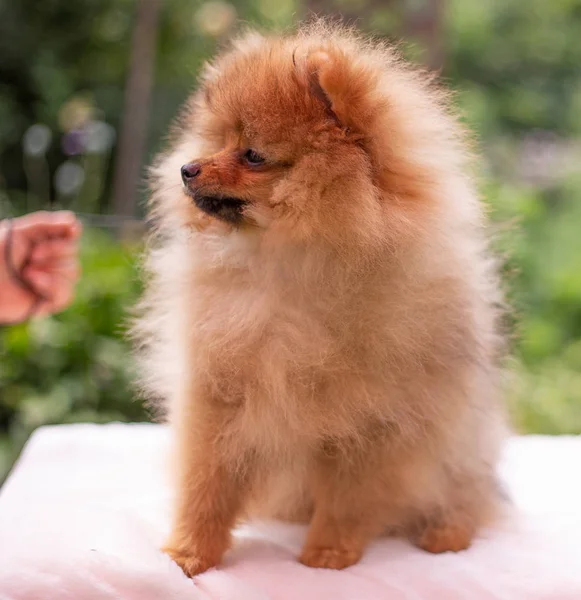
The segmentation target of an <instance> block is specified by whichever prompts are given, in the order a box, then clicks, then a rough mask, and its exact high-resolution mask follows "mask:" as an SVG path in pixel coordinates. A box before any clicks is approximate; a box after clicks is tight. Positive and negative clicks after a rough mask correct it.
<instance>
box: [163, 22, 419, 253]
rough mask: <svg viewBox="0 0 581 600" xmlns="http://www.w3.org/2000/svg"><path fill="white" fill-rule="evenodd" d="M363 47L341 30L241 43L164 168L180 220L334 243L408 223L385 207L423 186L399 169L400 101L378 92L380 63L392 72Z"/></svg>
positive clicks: (210, 81) (223, 60) (219, 68)
mask: <svg viewBox="0 0 581 600" xmlns="http://www.w3.org/2000/svg"><path fill="white" fill-rule="evenodd" d="M363 48H364V47H363V46H362V45H361V42H359V41H358V40H357V39H355V38H352V37H351V36H349V35H348V34H344V33H340V32H335V33H333V32H331V33H329V32H326V33H325V34H324V35H321V34H320V33H317V34H315V35H308V34H307V35H301V34H299V35H298V36H294V37H292V38H283V39H278V38H274V39H270V38H264V37H261V36H258V35H248V36H246V37H245V38H243V39H242V40H240V41H239V42H237V43H236V44H235V45H234V47H233V49H231V50H230V51H229V52H227V53H225V54H224V55H222V56H221V57H219V58H218V59H217V60H216V62H215V63H213V64H212V65H210V66H208V67H207V68H206V69H205V71H204V73H203V76H202V81H201V87H200V89H199V91H198V92H197V93H196V94H195V95H194V97H193V98H192V99H191V100H190V102H189V103H188V105H187V107H186V108H185V110H184V112H183V115H182V118H181V120H180V121H179V124H178V125H177V128H176V129H177V142H176V144H175V148H174V151H173V152H172V153H171V154H170V155H169V157H168V158H166V159H165V160H164V161H163V162H162V163H161V172H162V176H163V181H162V183H161V185H160V186H159V187H160V188H161V187H163V188H165V189H169V188H170V187H172V189H175V187H176V185H177V184H178V183H179V184H180V186H181V188H180V189H181V193H180V194H179V198H178V197H177V196H175V193H174V202H173V205H174V207H177V208H178V212H179V213H180V215H181V221H182V222H184V220H185V222H186V224H190V225H192V224H198V225H199V223H200V222H201V221H205V222H210V223H212V222H214V223H216V222H218V223H221V224H222V226H223V229H225V230H230V229H232V228H238V229H244V228H254V229H258V230H263V231H265V232H266V231H268V232H276V233H277V237H278V239H281V235H286V236H288V237H290V238H295V239H307V238H308V239H313V238H315V237H316V238H319V239H324V240H328V241H331V242H332V243H334V244H336V245H345V244H350V242H356V243H362V242H368V241H370V240H375V239H385V231H386V227H387V228H389V227H393V226H394V224H395V223H397V222H399V223H403V222H404V221H405V220H406V219H405V217H404V218H401V216H402V215H401V214H400V215H394V212H393V210H392V209H393V208H394V206H397V205H398V203H399V199H400V197H401V196H402V195H404V194H405V193H406V182H407V181H408V180H409V179H410V178H411V179H412V180H414V182H415V184H417V181H419V179H421V177H419V178H418V177H416V175H415V171H414V167H413V165H412V167H411V168H410V166H409V165H407V166H406V165H403V163H402V161H401V160H400V162H399V163H398V160H399V159H398V151H397V149H398V145H400V146H401V145H402V144H405V143H406V141H405V140H404V139H403V138H402V135H401V132H400V131H399V130H398V125H397V124H394V123H390V119H395V120H396V121H397V120H399V121H402V117H401V116H397V110H396V108H397V105H398V103H399V106H400V108H401V109H405V106H404V105H405V104H406V98H405V94H401V95H400V96H399V99H397V100H396V101H395V102H391V100H390V99H389V94H388V93H387V92H386V89H385V72H386V69H387V70H388V69H389V64H384V63H385V61H387V62H388V63H389V61H391V62H392V63H393V68H394V73H396V74H397V72H398V71H397V66H396V61H395V59H394V57H393V55H392V54H391V52H390V51H387V50H386V49H384V48H381V49H376V50H375V51H372V52H365V51H364V50H363ZM382 61H383V62H382ZM397 77H399V79H400V80H401V79H402V77H401V74H400V75H398V76H397ZM397 77H395V76H394V80H395V79H397ZM408 95H409V94H408ZM411 96H412V97H413V94H411ZM409 110H410V111H411V116H410V117H409V119H413V118H414V116H413V112H414V107H413V106H410V107H409ZM416 112H417V111H416ZM417 118H419V117H417ZM409 119H408V120H409ZM408 137H409V136H408ZM412 154H413V153H412ZM401 155H402V156H406V155H405V152H402V153H401ZM408 159H409V154H408V156H407V157H406V160H408ZM412 159H413V155H412ZM406 169H407V170H406ZM402 173H404V175H403V176H402ZM416 187H417V186H416ZM414 194H415V195H416V196H418V195H420V194H418V192H417V190H416V191H412V193H411V194H410V195H412V196H413V195H414ZM386 196H391V197H392V199H393V198H396V200H397V201H396V202H395V203H394V202H391V203H390V202H386ZM162 200H163V198H162ZM390 204H391V207H390V206H389V205H390ZM159 210H160V211H163V210H167V207H166V208H165V209H164V208H163V207H160V209H159ZM390 211H391V214H389V213H390Z"/></svg>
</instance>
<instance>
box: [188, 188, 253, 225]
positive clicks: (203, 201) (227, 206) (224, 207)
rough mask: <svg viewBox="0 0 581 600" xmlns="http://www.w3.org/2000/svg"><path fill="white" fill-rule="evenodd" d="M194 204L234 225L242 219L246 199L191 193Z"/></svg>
mask: <svg viewBox="0 0 581 600" xmlns="http://www.w3.org/2000/svg"><path fill="white" fill-rule="evenodd" d="M192 197H193V200H194V203H195V205H196V206H197V207H198V208H199V209H200V210H203V211H204V212H205V213H206V214H208V215H211V216H212V217H216V218H217V219H221V220H222V221H225V222H226V223H231V224H233V225H236V224H238V223H240V222H241V221H242V218H243V208H244V206H245V205H246V201H245V200H242V199H241V198H235V197H233V196H221V195H206V194H193V195H192Z"/></svg>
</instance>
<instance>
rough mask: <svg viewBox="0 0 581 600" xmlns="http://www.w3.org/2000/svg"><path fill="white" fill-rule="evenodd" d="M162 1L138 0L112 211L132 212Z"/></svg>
mask: <svg viewBox="0 0 581 600" xmlns="http://www.w3.org/2000/svg"><path fill="white" fill-rule="evenodd" d="M160 6H161V0H137V7H136V15H135V28H134V30H133V37H132V41H131V59H130V65H129V73H128V76H127V83H126V87H125V100H124V105H123V116H122V124H121V132H120V137H119V147H118V150H117V159H116V164H115V175H114V180H113V209H114V212H115V214H118V215H126V216H131V215H134V214H135V209H136V204H137V192H138V186H139V182H140V179H141V167H142V164H143V155H144V153H145V147H146V144H147V131H148V118H149V106H150V99H151V89H152V84H153V70H154V61H155V42H156V37H157V24H158V18H159V9H160Z"/></svg>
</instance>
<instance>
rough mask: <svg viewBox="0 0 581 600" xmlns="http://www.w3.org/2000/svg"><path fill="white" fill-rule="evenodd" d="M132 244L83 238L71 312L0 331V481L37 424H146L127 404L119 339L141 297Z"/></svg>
mask: <svg viewBox="0 0 581 600" xmlns="http://www.w3.org/2000/svg"><path fill="white" fill-rule="evenodd" d="M137 254H138V247H137V246H136V245H135V244H132V243H128V244H122V243H120V242H118V241H117V240H115V239H114V238H113V237H112V236H111V235H109V234H108V233H104V232H102V231H98V230H89V231H87V232H85V234H84V239H83V243H82V248H81V262H82V267H83V271H84V276H83V277H82V279H81V281H80V283H79V286H78V289H77V294H76V298H75V301H74V303H73V305H72V306H71V307H70V308H69V309H68V310H67V311H65V312H64V313H62V314H60V315H56V316H54V317H50V318H46V319H39V320H33V321H31V322H30V323H27V324H22V325H18V326H11V327H3V328H2V327H0V390H1V394H2V396H1V401H0V481H1V480H2V475H3V473H5V472H6V470H7V469H8V468H9V467H10V465H11V464H12V461H13V460H14V458H15V457H16V456H17V454H18V452H19V450H20V448H21V447H22V444H23V443H24V442H25V441H26V439H27V437H28V436H29V435H30V433H31V432H32V431H33V430H34V429H35V428H36V427H38V426H39V425H43V424H48V423H71V422H80V421H97V422H105V421H111V420H114V421H128V420H131V421H134V420H144V419H146V418H147V414H146V411H145V410H144V407H143V405H142V404H141V403H140V402H139V401H137V400H133V394H132V391H131V383H132V365H131V359H130V355H129V349H128V344H127V341H126V339H125V337H124V333H125V329H126V323H127V322H128V314H129V312H130V308H131V306H132V305H133V304H134V302H135V300H136V298H137V296H138V294H139V289H140V286H139V278H138V276H137V266H136V256H137Z"/></svg>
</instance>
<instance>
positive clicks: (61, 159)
mask: <svg viewBox="0 0 581 600" xmlns="http://www.w3.org/2000/svg"><path fill="white" fill-rule="evenodd" d="M313 13H316V14H327V15H334V16H336V17H340V18H342V19H344V20H345V21H347V22H348V23H353V24H356V25H357V26H359V27H361V28H363V29H365V30H368V31H372V32H374V33H376V34H378V35H382V36H387V37H389V38H393V39H403V43H402V49H403V51H404V52H405V54H406V55H407V56H408V57H409V58H410V59H411V60H414V61H417V62H419V63H421V64H424V65H427V66H428V67H430V68H432V69H436V70H438V71H440V72H441V74H442V77H443V78H444V80H445V81H446V82H447V84H448V85H449V86H450V87H452V88H453V89H454V90H456V92H457V102H458V105H459V107H460V110H461V112H462V117H463V119H464V120H465V121H466V122H467V124H468V125H469V126H470V127H471V128H472V129H473V131H474V132H475V134H476V138H477V141H478V144H479V149H480V151H481V153H482V156H483V161H482V172H481V182H480V185H481V188H482V194H483V196H484V197H485V198H486V200H487V202H488V203H489V206H490V214H491V217H492V219H493V220H494V222H495V228H496V230H497V236H496V241H495V244H496V249H497V251H499V252H501V253H502V255H503V256H504V257H505V259H506V267H505V280H506V285H507V292H508V296H509V298H510V301H511V303H512V305H513V307H514V314H513V317H512V320H513V324H512V331H513V336H512V346H513V350H514V358H513V359H512V364H511V367H512V369H511V375H510V376H509V377H508V378H507V397H508V400H509V404H510V408H511V412H512V415H513V420H514V424H515V427H516V428H517V429H518V430H519V431H521V432H539V433H551V434H556V433H581V268H580V266H581V235H580V233H581V171H580V169H579V168H578V165H579V164H581V160H580V159H581V69H580V68H579V66H580V65H581V36H580V35H579V32H580V31H581V0H551V1H550V2H549V1H547V0H487V1H486V2H483V1H482V0H303V1H302V2H301V1H300V0H234V1H227V0H209V1H202V0H75V1H74V2H71V1H70V0H43V1H42V2H38V1H37V0H0V216H7V215H16V214H21V213H24V212H30V211H33V210H37V209H40V208H60V207H66V208H71V209H73V210H75V211H77V212H79V213H82V214H86V215H89V216H87V217H85V227H86V233H85V235H84V240H83V247H82V263H83V272H84V276H83V279H82V281H81V284H80V286H79V289H78V294H77V298H76V301H75V303H74V304H73V306H72V307H71V308H70V309H68V310H67V311H66V312H65V313H63V314H61V315H58V316H55V317H52V318H49V319H45V320H39V321H33V322H30V323H28V324H24V325H20V326H13V327H4V328H0V481H1V480H2V478H3V477H4V476H5V474H6V473H7V471H8V470H9V468H10V466H11V465H12V463H13V461H14V460H15V458H16V456H17V455H18V452H19V451H20V449H21V447H22V445H23V443H24V442H25V441H26V439H27V437H28V436H29V435H30V433H31V431H33V430H34V428H36V427H38V426H40V425H43V424H47V423H63V422H64V423H67V422H74V421H97V422H104V421H110V420H121V421H127V420H146V419H148V415H147V413H146V411H145V410H144V408H143V406H142V405H141V404H140V403H139V402H138V401H135V400H134V399H133V398H132V392H131V389H130V378H131V359H130V354H129V351H128V344H127V342H126V341H125V340H124V337H123V335H124V321H125V320H126V318H127V311H128V309H129V307H131V305H132V304H133V303H134V301H135V299H136V297H137V295H138V294H139V278H138V259H139V251H140V247H141V243H142V236H143V232H144V225H143V223H142V221H141V220H140V217H141V215H142V204H143V199H144V197H145V185H144V183H143V181H144V166H145V165H147V163H148V162H149V161H150V160H151V158H152V156H153V154H154V153H155V152H156V151H157V150H159V149H160V147H161V145H162V144H163V138H164V135H165V132H166V130H167V127H168V124H169V123H170V121H171V119H172V117H173V116H174V114H175V113H176V110H177V109H178V107H179V106H180V104H181V103H182V101H183V100H184V99H185V97H186V95H187V94H188V91H189V90H190V89H191V88H192V86H193V82H194V77H195V74H196V72H197V71H198V69H199V67H200V65H201V64H202V63H203V61H204V60H205V59H206V58H207V57H208V56H210V55H211V54H212V53H213V52H214V51H215V50H216V48H217V47H218V46H219V45H220V44H222V43H223V42H224V41H225V40H227V39H228V38H229V37H230V36H231V35H232V34H233V33H234V32H235V31H236V29H237V28H239V27H240V25H241V24H256V25H258V26H259V27H261V28H266V29H272V28H277V29H279V28H285V27H288V26H291V25H292V24H293V23H294V22H296V21H297V20H299V19H301V18H305V17H308V16H309V15H311V14H313ZM91 215H92V216H91ZM95 215H98V216H95Z"/></svg>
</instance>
